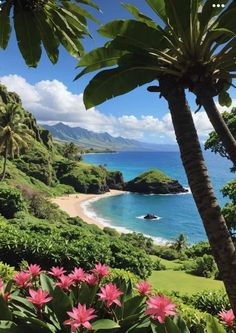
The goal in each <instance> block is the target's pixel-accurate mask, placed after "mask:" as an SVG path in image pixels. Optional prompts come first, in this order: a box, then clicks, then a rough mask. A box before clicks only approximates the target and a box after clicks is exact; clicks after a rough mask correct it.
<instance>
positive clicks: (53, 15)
mask: <svg viewBox="0 0 236 333" xmlns="http://www.w3.org/2000/svg"><path fill="white" fill-rule="evenodd" d="M77 2H78V3H80V4H85V5H89V6H91V7H94V8H96V9H98V7H97V5H96V4H95V3H94V2H92V1H91V0H77ZM11 16H13V19H12V18H11ZM87 18H88V19H91V20H93V21H95V22H97V20H96V19H95V18H94V17H93V16H92V15H91V14H90V13H89V12H87V10H85V9H84V8H82V7H80V6H78V5H77V4H75V3H74V2H73V1H70V0H67V1H55V0H14V1H11V0H3V1H1V11H0V26H1V30H0V48H2V49H6V48H7V46H8V42H9V39H10V36H11V32H12V26H14V30H15V33H16V39H17V44H18V47H19V50H20V52H21V55H22V57H23V58H24V60H25V62H26V64H27V65H28V66H30V67H36V66H37V65H38V62H39V60H40V58H41V54H42V49H44V50H45V51H46V53H47V56H48V58H49V59H50V61H51V62H52V63H53V64H55V63H56V62H57V61H58V56H59V47H60V45H62V46H63V47H64V48H65V49H66V50H67V51H68V52H69V53H70V54H71V55H73V56H75V57H77V58H78V57H79V56H80V55H81V54H83V50H84V49H83V45H82V44H81V42H80V40H81V39H82V38H83V37H84V36H86V35H90V34H89V32H88V30H87V20H86V19H87Z"/></svg>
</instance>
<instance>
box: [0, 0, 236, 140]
mask: <svg viewBox="0 0 236 333" xmlns="http://www.w3.org/2000/svg"><path fill="white" fill-rule="evenodd" d="M95 2H96V3H97V4H98V5H99V7H100V9H101V12H98V11H96V10H93V9H89V11H90V12H91V13H93V14H94V16H95V17H96V18H97V19H99V20H100V22H101V24H105V23H107V22H109V21H110V20H114V19H121V18H131V16H130V14H129V13H128V12H127V10H125V9H124V8H123V7H122V6H121V2H122V1H120V0H95ZM128 2H129V3H132V4H133V5H136V6H137V7H138V8H139V9H140V10H141V11H142V12H144V13H145V14H147V15H148V16H150V17H152V18H153V19H156V17H155V14H154V13H153V12H152V11H151V9H150V8H149V7H148V6H147V4H146V3H145V1H144V0H129V1H128ZM87 9H88V8H87ZM88 26H89V30H90V32H91V34H92V36H93V40H92V39H90V38H86V39H85V40H84V42H83V44H84V47H85V50H86V51H89V50H91V49H93V48H95V47H100V46H102V45H103V43H104V42H105V39H103V38H102V37H101V36H99V34H98V33H97V32H96V29H98V26H97V25H95V24H94V23H93V22H91V21H89V22H88ZM77 63H78V60H77V59H75V58H73V57H72V56H70V55H69V54H68V53H67V52H66V51H64V49H63V48H61V49H60V57H59V61H58V63H57V64H56V65H52V64H51V63H50V61H49V60H48V58H47V57H46V55H45V53H43V55H42V58H41V60H40V63H39V65H38V67H37V68H36V69H35V68H28V67H27V66H26V64H25V63H24V61H23V58H22V57H21V55H20V53H19V50H18V48H17V44H16V39H15V36H14V32H13V33H12V36H11V40H10V43H9V46H8V48H7V50H5V51H3V50H0V82H1V83H3V84H5V85H6V86H7V87H8V89H9V90H11V91H16V92H17V93H18V94H19V95H20V96H21V98H22V101H23V106H24V107H25V108H26V109H27V110H28V111H30V112H32V113H33V114H34V115H35V116H36V118H37V120H38V121H39V122H41V123H48V124H54V123H57V122H59V121H60V122H63V123H66V124H68V125H70V126H73V127H75V126H79V127H83V128H86V129H88V130H92V131H95V132H108V133H109V134H111V135H113V136H123V137H127V138H132V139H138V140H140V141H145V142H153V143H157V144H162V143H175V136H174V132H173V127H172V122H171V117H170V113H169V111H168V106H167V103H166V101H165V100H164V99H163V98H162V99H159V98H158V95H157V94H151V93H148V92H147V90H146V88H147V86H148V85H144V86H142V87H139V88H137V89H136V90H134V91H132V92H130V93H128V94H126V95H122V96H119V97H116V98H113V99H111V100H109V101H107V102H105V103H103V104H101V105H99V106H97V107H96V108H92V109H90V110H88V111H86V110H85V108H84V105H83V90H84V88H85V87H86V85H87V84H88V82H89V80H90V79H91V78H92V76H93V75H92V74H89V75H87V76H85V77H83V78H81V79H80V80H77V81H75V82H73V79H74V77H75V76H76V75H77V74H78V69H76V68H75V67H76V65H77ZM149 85H150V84H149ZM231 95H232V97H233V98H235V100H236V93H235V92H234V91H231ZM187 97H188V100H189V104H190V107H191V109H192V110H193V111H194V110H196V108H197V107H196V105H195V102H194V100H195V99H194V96H193V95H191V94H188V95H187ZM234 104H235V105H236V101H234ZM193 116H194V121H195V124H196V127H197V130H198V133H199V136H200V139H201V141H202V142H203V141H204V140H205V139H206V137H207V134H208V133H209V132H210V131H211V130H212V127H211V125H210V123H209V121H208V119H207V116H206V114H205V112H204V111H203V110H201V112H198V113H197V114H194V113H193Z"/></svg>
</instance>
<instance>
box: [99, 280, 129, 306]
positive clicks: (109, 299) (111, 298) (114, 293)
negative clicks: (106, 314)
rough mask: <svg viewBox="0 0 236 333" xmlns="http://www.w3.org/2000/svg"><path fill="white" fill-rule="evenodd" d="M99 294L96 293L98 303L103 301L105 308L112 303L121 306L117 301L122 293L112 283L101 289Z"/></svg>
mask: <svg viewBox="0 0 236 333" xmlns="http://www.w3.org/2000/svg"><path fill="white" fill-rule="evenodd" d="M100 290H101V292H100V293H98V295H99V296H100V301H105V302H106V304H107V306H108V307H110V306H111V305H112V304H113V303H114V304H116V305H118V306H121V302H120V300H119V299H118V297H119V296H120V295H122V294H123V293H122V292H121V291H120V290H119V289H118V288H117V286H116V285H115V284H113V283H112V282H110V283H108V284H107V285H105V286H104V287H101V289H100Z"/></svg>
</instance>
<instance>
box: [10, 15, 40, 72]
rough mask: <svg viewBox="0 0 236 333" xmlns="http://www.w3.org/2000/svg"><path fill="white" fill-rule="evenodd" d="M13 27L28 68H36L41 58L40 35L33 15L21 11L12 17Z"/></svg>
mask: <svg viewBox="0 0 236 333" xmlns="http://www.w3.org/2000/svg"><path fill="white" fill-rule="evenodd" d="M14 27H15V32H16V39H17V42H18V46H19V49H20V52H21V54H22V56H23V58H24V59H25V62H26V64H27V65H28V66H29V67H37V64H38V62H39V60H40V57H41V51H42V50H41V46H40V42H41V41H40V35H39V31H38V29H37V25H36V22H35V19H34V14H32V13H31V12H29V11H24V10H21V11H19V12H17V13H16V14H15V15H14Z"/></svg>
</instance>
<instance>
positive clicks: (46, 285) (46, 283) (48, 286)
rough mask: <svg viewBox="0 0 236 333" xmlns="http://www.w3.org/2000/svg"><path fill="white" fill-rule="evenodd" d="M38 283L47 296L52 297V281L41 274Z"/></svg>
mask: <svg viewBox="0 0 236 333" xmlns="http://www.w3.org/2000/svg"><path fill="white" fill-rule="evenodd" d="M40 283H41V286H42V289H43V290H46V291H48V292H49V295H50V296H52V295H53V290H54V288H55V286H54V283H53V281H52V279H50V278H49V277H48V276H47V275H46V274H44V273H42V274H40Z"/></svg>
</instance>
